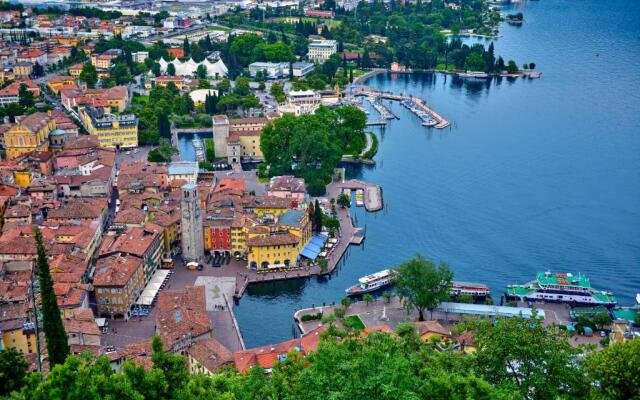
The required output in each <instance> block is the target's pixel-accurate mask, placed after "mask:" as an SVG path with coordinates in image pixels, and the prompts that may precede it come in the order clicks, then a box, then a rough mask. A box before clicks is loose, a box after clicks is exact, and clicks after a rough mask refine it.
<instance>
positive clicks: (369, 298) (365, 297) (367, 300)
mask: <svg viewBox="0 0 640 400" xmlns="http://www.w3.org/2000/svg"><path fill="white" fill-rule="evenodd" d="M362 300H363V301H364V302H365V303H366V304H367V306H368V305H369V304H371V303H373V296H372V295H371V294H369V293H367V294H365V295H363V296H362Z"/></svg>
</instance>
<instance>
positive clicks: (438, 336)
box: [415, 321, 451, 342]
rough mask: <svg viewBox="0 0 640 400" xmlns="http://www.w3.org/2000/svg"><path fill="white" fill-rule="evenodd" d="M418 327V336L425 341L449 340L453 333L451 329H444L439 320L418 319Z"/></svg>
mask: <svg viewBox="0 0 640 400" xmlns="http://www.w3.org/2000/svg"><path fill="white" fill-rule="evenodd" d="M415 325H416V329H417V330H418V336H420V339H422V341H424V342H430V341H432V340H437V341H441V340H449V339H451V335H450V334H449V331H447V330H446V329H444V327H443V326H442V325H440V323H439V322H438V321H418V322H415Z"/></svg>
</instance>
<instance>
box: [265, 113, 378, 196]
mask: <svg viewBox="0 0 640 400" xmlns="http://www.w3.org/2000/svg"><path fill="white" fill-rule="evenodd" d="M360 114H361V115H360ZM365 123H366V116H365V115H364V113H363V112H362V111H360V110H358V109H357V108H355V107H353V106H343V107H338V108H336V110H335V111H332V110H330V109H328V108H326V107H320V108H319V109H318V110H317V111H316V112H315V113H314V114H307V115H300V116H295V115H292V114H285V115H284V116H282V117H280V118H277V119H276V120H274V121H272V122H271V123H269V124H268V125H267V126H265V128H264V129H263V130H262V134H261V136H260V148H261V150H262V154H263V155H264V158H265V162H266V165H267V166H268V170H269V174H270V175H271V176H276V175H287V174H294V175H296V176H301V177H304V178H305V180H306V181H307V189H308V190H309V193H311V194H312V195H322V194H324V192H325V185H326V184H328V183H329V182H330V180H331V174H332V173H333V169H334V168H335V167H336V165H337V164H338V162H339V161H340V158H341V157H342V155H343V154H350V153H351V152H358V153H359V151H362V148H364V145H365V143H366V139H365V138H364V127H365Z"/></svg>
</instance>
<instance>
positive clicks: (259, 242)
mask: <svg viewBox="0 0 640 400" xmlns="http://www.w3.org/2000/svg"><path fill="white" fill-rule="evenodd" d="M298 242H300V239H299V238H298V237H297V236H296V235H293V234H291V233H275V234H270V235H268V236H256V237H252V238H249V239H247V246H256V247H260V246H282V245H287V244H298Z"/></svg>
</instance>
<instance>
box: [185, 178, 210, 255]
mask: <svg viewBox="0 0 640 400" xmlns="http://www.w3.org/2000/svg"><path fill="white" fill-rule="evenodd" d="M197 189H198V187H197V185H196V184H195V183H187V184H186V185H184V186H182V188H181V190H182V200H181V202H180V210H181V212H182V219H181V221H180V226H181V230H182V258H183V259H184V260H185V261H198V260H200V259H201V258H202V257H204V243H203V241H204V236H203V232H202V230H203V228H202V212H201V210H200V201H199V198H198V190H197Z"/></svg>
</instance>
